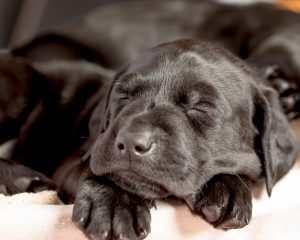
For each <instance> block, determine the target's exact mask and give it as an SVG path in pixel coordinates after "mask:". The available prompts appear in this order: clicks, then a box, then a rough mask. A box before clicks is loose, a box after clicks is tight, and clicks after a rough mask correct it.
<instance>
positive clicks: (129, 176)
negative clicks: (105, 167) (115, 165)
mask: <svg viewBox="0 0 300 240" xmlns="http://www.w3.org/2000/svg"><path fill="white" fill-rule="evenodd" d="M105 176H106V177H107V178H108V179H110V180H111V181H113V182H114V183H115V184H116V185H117V186H119V187H120V188H122V189H124V190H125V191H127V192H129V193H132V194H135V195H138V196H140V197H145V198H151V199H161V198H165V197H167V196H169V195H171V194H170V192H169V191H168V190H167V189H166V188H165V187H164V186H162V185H160V184H159V183H156V182H153V181H151V180H149V179H147V178H146V177H143V176H140V175H138V174H136V173H132V172H130V171H119V172H114V173H110V174H106V175H105Z"/></svg>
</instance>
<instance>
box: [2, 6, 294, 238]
mask: <svg viewBox="0 0 300 240" xmlns="http://www.w3.org/2000/svg"><path fill="white" fill-rule="evenodd" d="M149 4H150V3H148V4H145V3H141V4H139V3H131V4H128V5H122V4H121V5H120V6H119V7H118V6H114V7H107V8H106V9H105V10H103V12H105V13H106V14H108V15H109V13H110V11H112V12H115V13H116V12H117V13H120V14H116V15H115V16H116V17H115V18H113V17H112V16H110V17H109V16H106V15H103V14H99V12H98V13H96V14H94V15H93V14H92V15H90V16H89V17H88V18H87V19H86V21H85V22H83V24H84V25H80V27H81V28H78V26H77V27H76V28H75V29H74V28H72V27H70V28H69V29H71V30H68V31H66V30H65V31H64V33H63V35H51V36H52V38H50V35H48V40H47V36H46V37H40V38H37V39H36V40H34V41H33V42H31V43H29V44H28V45H25V46H24V47H21V48H18V49H15V50H14V51H13V53H14V54H15V55H20V56H23V57H25V58H26V61H25V60H20V59H18V58H16V57H12V56H9V55H3V56H2V57H1V62H0V65H1V69H0V74H1V77H2V78H3V79H4V80H5V79H9V80H8V81H4V84H3V86H5V89H8V90H5V91H4V93H5V94H3V95H0V103H1V108H0V110H1V112H0V113H1V115H0V120H1V122H0V123H1V129H0V131H1V133H2V131H3V134H2V135H1V137H2V138H1V139H2V141H4V140H8V139H11V138H13V137H17V138H18V139H17V143H16V145H15V148H14V150H13V153H12V157H11V159H12V160H14V161H15V162H18V163H21V164H24V165H26V166H29V167H31V168H32V169H34V170H35V171H40V172H42V173H44V174H46V175H48V176H53V174H54V176H53V178H54V180H55V181H56V184H57V185H58V186H59V187H61V188H62V189H64V190H65V191H67V192H68V193H69V194H71V195H73V196H74V195H75V194H77V197H76V201H75V207H74V213H73V220H74V221H75V223H77V225H78V226H79V227H80V228H81V229H82V230H83V231H84V232H85V233H86V234H87V235H88V236H89V237H91V238H96V239H97V238H99V239H110V238H111V239H137V238H139V237H140V238H143V237H145V236H146V235H147V233H149V231H150V214H149V208H150V207H151V206H152V201H153V200H154V199H158V198H165V197H168V196H175V197H177V198H180V199H183V200H184V201H185V202H186V203H187V204H188V205H189V207H190V208H191V210H192V211H193V212H195V213H196V214H199V215H201V216H203V217H204V218H205V219H206V220H207V221H208V222H210V223H211V224H213V225H214V226H215V227H219V228H222V229H231V228H239V227H243V226H245V225H246V224H247V223H248V222H249V220H250V218H251V210H252V204H251V202H252V197H251V191H250V190H251V185H252V184H253V183H257V182H260V181H261V179H262V176H265V179H266V184H267V190H268V192H269V194H270V193H271V189H272V187H273V185H274V184H275V183H276V182H277V181H278V180H279V179H280V178H281V177H282V176H283V175H284V174H285V173H286V172H287V171H288V170H289V169H290V167H291V166H292V165H293V163H294V161H295V159H296V157H297V154H298V142H297V140H296V139H295V136H294V135H293V133H292V131H291V129H290V127H289V125H288V121H287V119H286V117H285V116H284V114H283V111H282V109H281V107H280V105H279V101H278V95H277V93H276V92H275V90H274V89H272V88H270V87H268V86H267V85H273V86H275V87H277V90H278V91H279V93H280V94H281V102H284V100H286V98H290V97H291V96H290V94H294V93H295V94H296V96H298V95H297V94H299V93H298V92H297V91H296V90H297V81H298V80H299V75H297V74H298V73H297V72H296V71H297V69H298V68H297V67H298V66H300V64H298V59H297V58H296V57H295V56H294V55H293V54H294V53H295V52H294V51H292V52H291V53H290V54H285V53H286V52H289V49H291V48H292V49H293V46H294V45H293V46H291V45H289V44H286V41H285V40H284V41H279V40H278V41H277V39H280V40H281V37H283V39H285V36H290V34H292V35H293V36H295V38H297V36H298V35H297V34H296V33H295V32H296V31H294V30H295V29H296V28H297V26H298V25H297V24H296V23H298V22H300V20H299V16H298V15H296V14H293V13H288V12H286V11H280V10H277V9H275V8H272V7H269V6H267V5H266V6H265V5H262V6H254V7H252V8H251V7H248V8H247V7H245V8H239V7H231V6H222V5H218V4H211V3H206V2H204V3H196V2H188V3H186V2H175V3H171V1H170V2H167V3H163V4H161V5H155V4H150V5H149ZM124 6H127V7H128V8H127V9H125V8H124ZM149 6H152V7H151V8H149ZM145 9H147V11H145ZM149 9H152V11H149ZM254 10H255V11H254ZM258 10H260V11H261V14H262V13H264V14H271V15H272V14H275V13H280V14H282V15H280V16H281V17H280V18H278V19H277V20H278V24H279V25H277V27H272V28H270V31H269V34H259V33H261V32H262V29H263V26H269V23H270V22H269V21H263V20H262V18H260V20H259V21H256V20H257V19H258V17H257V18H255V19H253V20H252V19H251V17H250V16H253V14H254V12H255V14H256V13H257V11H258ZM200 12H201V13H203V14H202V16H199V17H197V13H198V14H199V13H200ZM100 13H101V10H100ZM121 13H122V14H121ZM225 13H226V14H225ZM231 13H232V15H231ZM140 14H141V15H140ZM224 14H225V16H229V15H230V16H232V18H231V17H230V18H229V19H228V21H225V22H222V23H221V22H218V21H219V20H218V18H216V19H214V22H215V23H216V25H215V27H213V28H211V29H209V23H211V22H212V18H215V17H216V16H223V15H224ZM247 14H248V15H247ZM141 16H142V17H141ZM178 16H180V18H178ZM258 16H261V15H260V14H259V13H258ZM177 18H178V19H177ZM103 19H106V20H107V21H110V24H108V23H106V22H105V21H102V20H103ZM174 19H177V20H176V21H175V20H174ZM241 19H244V20H245V21H246V22H243V24H241ZM223 20H224V18H223ZM117 22H118V23H119V22H122V23H123V25H122V27H124V29H126V31H125V32H124V31H123V32H122V31H121V30H120V29H121V28H120V27H117V26H118V24H117ZM295 22H296V23H295ZM290 23H292V25H291V26H290V25H289V24H290ZM294 23H295V24H294ZM239 24H241V26H240V25H239ZM281 24H282V25H281ZM82 26H84V27H83V28H82ZM112 26H116V29H112V31H108V30H107V28H106V27H109V28H112ZM151 26H152V27H151ZM233 26H235V27H237V30H235V31H234V32H235V33H237V34H236V35H235V36H231V37H230V38H229V37H228V38H227V37H225V38H224V36H227V35H226V34H222V32H223V33H224V31H225V32H226V31H229V32H230V29H231V27H233ZM283 26H286V27H283ZM95 27H98V29H96V28H95ZM150 27H151V28H150ZM164 27H165V31H164ZM78 29H81V30H78ZM82 29H83V30H82ZM134 29H137V30H138V31H139V32H138V34H134V33H135V31H134ZM241 29H243V31H242V32H239V30H241ZM75 30H76V31H75ZM82 31H84V33H85V34H84V35H82ZM120 31H121V32H120ZM140 31H141V32H140ZM104 32H105V33H106V34H103V33H104ZM251 32H253V33H254V32H255V33H257V34H255V36H254V35H252V34H251ZM92 33H93V34H94V35H93V37H92V38H91V37H88V36H92V35H91V34H92ZM128 33H130V34H128ZM229 35H230V34H229ZM66 36H67V37H66ZM70 36H71V38H70ZM82 36H85V37H84V38H82ZM184 37H193V38H199V37H206V38H209V39H217V40H220V42H221V43H223V45H225V46H226V47H227V48H229V49H230V50H232V51H233V52H235V53H236V54H239V55H240V56H241V57H244V58H247V60H248V61H249V62H251V63H254V64H255V65H256V67H257V68H258V69H259V70H258V71H254V70H253V69H251V68H250V67H249V66H248V65H247V64H246V63H245V62H243V61H241V60H240V59H239V58H237V57H235V56H233V55H232V54H230V53H229V52H228V51H226V50H225V49H223V48H221V47H218V46H217V45H214V44H211V43H209V42H207V41H200V40H181V41H175V42H170V43H167V44H163V45H160V46H158V47H155V48H153V49H151V50H149V51H147V52H146V53H144V54H143V55H141V56H140V57H139V58H137V59H136V60H134V61H132V62H131V63H130V64H128V65H126V66H124V67H123V68H122V69H121V71H119V73H118V74H116V75H115V76H114V73H113V72H112V71H108V70H106V69H104V68H103V67H102V66H99V65H98V64H99V63H100V64H101V65H103V66H105V67H110V68H111V69H115V68H117V67H119V66H120V65H121V64H124V63H126V62H127V61H131V60H132V59H134V58H136V57H137V55H140V54H141V52H142V51H144V50H145V49H148V48H150V47H152V46H154V45H156V44H158V43H162V42H165V41H171V40H174V38H184ZM49 39H50V41H49ZM120 39H121V40H120ZM273 39H275V40H273ZM119 41H121V42H122V44H121V43H120V42H119ZM82 43H85V44H86V46H85V45H82ZM278 44H279V45H278ZM282 44H284V46H282ZM63 45H67V46H68V47H67V48H66V47H63ZM87 46H88V47H87ZM49 47H50V48H49ZM51 47H54V48H55V49H59V51H53V52H52V51H50V52H49V51H46V52H45V50H47V49H51ZM274 48H275V50H276V49H277V50H278V49H279V50H278V51H279V53H278V54H279V55H278V56H280V58H273V55H272V54H274ZM282 48H283V49H284V50H282ZM93 49H94V51H93ZM295 51H297V49H296V50H295ZM275 52H276V51H275ZM57 53H59V54H57ZM91 53H92V54H91ZM270 56H271V57H270ZM281 56H282V58H281ZM79 59H85V60H87V61H78V60H79ZM282 59H288V60H287V61H291V62H292V65H289V66H286V65H285V64H284V63H285V62H286V61H282ZM49 60H55V61H54V62H49ZM277 60H278V61H277ZM27 61H31V62H34V63H30V64H29V63H28V62H27ZM91 62H93V63H91ZM96 63H97V64H96ZM274 65H276V67H275V68H273V67H274ZM291 66H292V67H291ZM270 67H271V73H270V74H269V75H268V76H267V77H266V76H262V72H263V73H268V71H267V70H268V69H270ZM274 69H275V70H274ZM256 70H257V69H256ZM291 71H294V72H293V74H291ZM15 72H19V73H22V74H14V73H15ZM269 72H270V71H269ZM276 74H281V75H280V76H279V75H276ZM113 76H114V77H113ZM274 76H275V77H274ZM266 78H269V82H267V81H266V80H267V79H266ZM271 78H272V79H271ZM273 78H274V79H275V80H276V81H273V80H274V79H273ZM279 78H282V79H284V82H287V86H288V87H286V88H283V89H282V84H281V82H280V81H281V79H279ZM271 80H272V81H273V82H272V81H271ZM266 82H267V84H265V83H266ZM278 82H279V84H277V83H278ZM295 83H296V87H294V85H295ZM15 84H18V85H19V86H22V88H21V87H20V88H18V89H16V88H14V85H15ZM276 84H277V85H276ZM293 84H294V85H293ZM291 86H292V87H291ZM1 89H4V88H1ZM1 89H0V90H1ZM294 91H295V92H294ZM6 93H9V94H6ZM292 98H293V99H295V97H294V95H293V96H292ZM20 103H21V104H20ZM9 104H10V105H9ZM297 104H298V102H297V101H296V100H295V101H294V102H293V104H292V107H291V109H292V110H291V109H286V113H287V114H290V113H294V112H295V109H296V108H295V106H296V105H297ZM12 110H15V111H12ZM295 116H297V112H296V114H294V115H293V116H291V117H295ZM6 126H12V127H11V128H8V127H6ZM7 129H13V130H14V131H8V130H7ZM41 159H42V160H41ZM3 161H4V163H3V166H8V165H9V164H8V163H7V162H6V161H5V160H3ZM26 171H27V170H26ZM26 171H25V172H26ZM2 175H3V176H6V175H5V174H2ZM10 176H14V175H13V174H12V175H10ZM22 177H23V176H22ZM14 178H15V177H14ZM25 178H26V179H27V178H28V179H29V181H27V180H26V181H23V182H22V183H23V185H22V189H24V188H25V189H26V188H30V187H31V186H32V185H33V186H35V185H36V181H40V183H39V184H41V185H42V183H43V182H44V180H43V177H41V176H40V177H39V178H38V179H37V178H34V177H32V173H30V174H29V173H28V174H25ZM0 179H1V178H0ZM79 179H82V183H81V185H80V186H78V182H79ZM11 180H12V179H11V178H10V177H3V184H2V185H3V186H4V187H3V189H4V190H5V191H6V193H16V192H18V189H17V190H16V189H14V188H10V186H11V185H9V184H6V183H5V181H8V182H9V181H11ZM13 180H14V179H13ZM22 180H24V178H22ZM34 181H35V182H34ZM47 181H48V179H45V182H47ZM24 182H25V183H24ZM32 182H34V184H31V183H32ZM2 185H0V187H1V188H0V190H1V189H2ZM24 186H25V187H24ZM51 187H52V186H51ZM22 189H19V191H22ZM4 190H3V192H4V193H5V191H4ZM100 222H101V224H99V223H100Z"/></svg>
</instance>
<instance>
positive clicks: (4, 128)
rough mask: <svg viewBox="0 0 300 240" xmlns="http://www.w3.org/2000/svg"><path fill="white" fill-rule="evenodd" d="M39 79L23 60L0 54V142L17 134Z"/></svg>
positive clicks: (33, 96)
mask: <svg viewBox="0 0 300 240" xmlns="http://www.w3.org/2000/svg"><path fill="white" fill-rule="evenodd" d="M39 80H40V77H39V74H38V73H37V72H36V71H34V70H33V69H32V67H31V66H29V65H28V64H27V63H26V62H25V61H24V60H22V59H20V58H15V57H13V56H11V55H9V54H0V143H3V142H5V141H6V140H9V139H11V138H14V137H16V135H17V134H18V131H19V128H20V127H21V125H22V124H23V122H24V121H25V120H26V117H27V115H28V112H29V111H30V109H31V108H32V105H33V103H34V102H35V99H36V98H37V91H36V90H35V88H36V87H37V86H39V85H40V84H39ZM34 82H36V83H37V84H34Z"/></svg>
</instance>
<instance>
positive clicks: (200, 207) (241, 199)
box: [194, 175, 252, 230]
mask: <svg viewBox="0 0 300 240" xmlns="http://www.w3.org/2000/svg"><path fill="white" fill-rule="evenodd" d="M250 186H251V181H250V179H248V178H247V177H244V176H241V177H240V176H234V175H218V176H216V177H214V178H213V179H212V180H211V181H209V182H208V183H207V184H206V185H205V187H204V188H203V189H202V190H201V193H200V194H199V198H198V199H197V201H196V203H195V205H194V212H196V213H197V214H200V215H201V216H202V217H203V218H204V219H205V220H206V221H208V222H209V223H211V224H212V225H213V226H214V227H216V228H220V229H224V230H227V229H234V228H242V227H244V226H245V225H247V224H248V223H249V221H250V219H251V215H252V195H251V191H250Z"/></svg>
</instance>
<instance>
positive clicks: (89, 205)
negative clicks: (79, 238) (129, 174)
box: [72, 176, 151, 240]
mask: <svg viewBox="0 0 300 240" xmlns="http://www.w3.org/2000/svg"><path fill="white" fill-rule="evenodd" d="M150 207H151V202H150V201H149V200H145V199H142V198H140V197H138V196H134V195H131V194H129V193H126V192H124V191H123V190H122V189H120V188H118V187H117V186H115V185H114V184H113V183H112V182H109V181H108V180H106V179H103V178H101V177H95V176H90V177H88V178H87V179H86V180H85V181H83V182H82V184H81V186H80V188H79V192H78V194H77V196H76V199H75V204H74V209H73V216H72V220H73V222H75V224H76V225H77V226H78V227H79V228H80V229H81V230H82V231H83V232H84V233H85V234H86V235H87V236H88V237H90V238H91V239H112V240H114V239H131V240H135V239H143V238H145V237H146V236H147V234H148V233H149V232H150V220H151V215H150Z"/></svg>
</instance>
